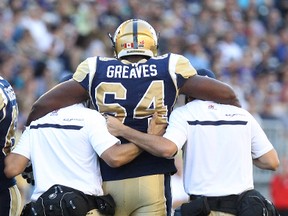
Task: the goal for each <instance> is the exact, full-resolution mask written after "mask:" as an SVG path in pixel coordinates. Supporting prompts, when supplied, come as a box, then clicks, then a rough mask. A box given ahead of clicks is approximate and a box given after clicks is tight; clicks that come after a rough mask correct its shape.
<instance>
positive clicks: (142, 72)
mask: <svg viewBox="0 0 288 216" xmlns="http://www.w3.org/2000/svg"><path fill="white" fill-rule="evenodd" d="M168 55H169V54H164V55H162V56H157V57H154V58H155V59H164V58H167V57H168ZM170 55H171V56H170V60H169V70H170V74H171V75H172V78H175V79H176V77H175V76H173V72H174V73H175V74H181V76H182V77H183V78H184V79H188V78H189V77H191V76H194V75H195V74H197V72H196V70H195V68H194V67H193V66H192V65H191V64H190V62H189V60H188V59H187V58H185V57H184V56H182V55H178V54H173V53H171V54H170ZM91 58H94V59H95V60H94V62H95V65H94V68H91V67H90V65H89V59H91ZM91 58H88V59H86V60H85V61H83V62H82V63H81V64H80V65H79V66H78V68H77V70H76V72H75V74H74V75H75V76H74V77H73V78H74V79H75V80H76V81H78V82H81V81H82V80H83V79H84V78H85V76H86V74H87V73H89V71H95V70H96V67H97V65H96V62H97V61H96V58H100V59H101V61H111V60H115V59H114V58H107V57H91ZM146 61H147V60H145V59H144V60H142V61H140V62H139V63H130V62H128V61H126V60H122V62H123V65H110V66H108V67H107V70H106V76H107V78H125V79H133V78H135V79H138V78H143V77H155V76H157V75H158V68H157V65H156V64H144V63H145V62H146ZM128 64H129V65H130V66H132V67H130V66H129V65H128ZM175 82H176V81H175Z"/></svg>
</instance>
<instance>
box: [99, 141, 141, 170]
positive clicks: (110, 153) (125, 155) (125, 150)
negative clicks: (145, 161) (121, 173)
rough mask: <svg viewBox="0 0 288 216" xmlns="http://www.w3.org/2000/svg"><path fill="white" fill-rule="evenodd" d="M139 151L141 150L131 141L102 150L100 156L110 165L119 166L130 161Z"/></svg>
mask: <svg viewBox="0 0 288 216" xmlns="http://www.w3.org/2000/svg"><path fill="white" fill-rule="evenodd" d="M141 152H142V150H141V149H140V148H139V147H138V146H136V145H134V144H132V143H127V144H115V145H113V146H111V147H110V148H108V149H107V150H106V151H104V152H103V153H102V154H101V156H100V157H101V158H102V159H103V160H104V161H105V162H106V163H107V164H108V165H109V166H110V167H119V166H122V165H124V164H126V163H129V162H131V161H132V160H133V159H134V158H136V157H137V156H138V155H139V154H140V153H141Z"/></svg>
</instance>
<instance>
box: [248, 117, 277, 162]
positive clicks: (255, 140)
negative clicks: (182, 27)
mask: <svg viewBox="0 0 288 216" xmlns="http://www.w3.org/2000/svg"><path fill="white" fill-rule="evenodd" d="M251 119H252V120H251V124H252V125H251V130H252V131H251V133H252V134H251V135H252V143H251V145H252V149H251V152H252V158H253V159H256V158H259V157H261V156H262V155H264V154H266V153H267V152H268V151H270V150H272V149H273V145H272V144H271V142H270V141H269V139H268V137H267V136H266V134H265V132H264V131H263V129H262V128H261V126H260V125H259V124H258V122H257V121H256V120H255V119H254V118H253V117H252V116H251Z"/></svg>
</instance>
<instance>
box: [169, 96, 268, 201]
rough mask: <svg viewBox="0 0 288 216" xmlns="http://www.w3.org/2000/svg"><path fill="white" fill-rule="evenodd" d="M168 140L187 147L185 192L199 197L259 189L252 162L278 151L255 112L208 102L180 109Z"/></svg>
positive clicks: (170, 121)
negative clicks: (255, 183) (255, 181)
mask: <svg viewBox="0 0 288 216" xmlns="http://www.w3.org/2000/svg"><path fill="white" fill-rule="evenodd" d="M164 137H166V138H168V139H170V140H171V141H173V142H174V143H176V145H177V146H178V149H179V150H180V149H181V148H182V147H183V150H184V188H185V191H186V193H187V194H194V195H206V196H225V195H231V194H239V193H241V192H243V191H245V190H247V189H252V188H254V184H253V163H252V158H253V159H255V158H258V157H260V156H262V155H263V154H265V153H267V152H268V151H270V150H271V149H272V148H273V146H272V144H271V143H270V141H269V140H268V138H267V136H266V135H265V133H264V131H263V130H262V128H261V127H260V125H259V124H258V123H257V122H256V120H255V119H254V118H253V116H252V115H251V114H250V113H249V112H247V111H246V110H244V109H241V108H238V107H235V106H230V105H223V104H217V103H214V102H211V101H202V100H194V101H192V102H190V103H188V104H186V105H185V106H183V107H179V108H177V109H175V110H174V111H173V112H172V114H171V116H170V119H169V126H168V128H167V130H166V133H165V134H164ZM186 141H187V144H186V145H184V144H185V142H186ZM183 145H184V146H183Z"/></svg>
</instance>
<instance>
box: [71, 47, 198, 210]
mask: <svg viewBox="0 0 288 216" xmlns="http://www.w3.org/2000/svg"><path fill="white" fill-rule="evenodd" d="M195 74H196V70H195V69H194V68H193V66H192V65H191V64H190V62H189V61H188V60H187V59H186V58H185V57H183V56H182V55H177V54H172V53H170V54H165V55H162V56H158V57H152V58H150V59H148V60H146V59H142V60H141V61H140V62H137V63H130V62H128V61H127V60H122V61H120V60H118V59H115V58H104V57H91V58H88V59H86V60H85V61H83V62H82V63H81V64H80V65H79V66H78V68H77V70H76V72H75V73H74V76H73V79H74V80H76V81H77V82H79V83H80V84H81V85H82V86H83V87H84V88H85V89H86V90H87V91H88V92H89V94H90V97H91V100H92V103H93V105H94V106H95V108H96V109H97V110H98V111H99V112H100V113H107V112H108V113H111V114H113V115H114V116H116V117H117V118H118V119H120V120H121V121H122V122H123V123H124V124H125V125H128V126H130V127H132V128H134V129H136V130H139V131H142V132H147V128H148V124H149V119H150V118H151V117H152V115H153V114H154V113H155V112H157V113H158V117H159V118H158V123H159V124H161V123H167V121H168V117H169V115H170V113H171V111H172V108H173V106H174V104H175V102H176V99H177V97H178V90H179V88H181V86H182V85H183V83H184V81H185V80H186V79H188V78H189V77H191V76H193V75H195ZM125 142H127V141H126V140H123V139H122V143H125ZM174 172H176V168H175V165H174V160H173V159H165V158H160V157H156V156H153V155H151V154H149V153H147V152H143V153H142V154H141V155H140V156H138V157H137V158H136V159H135V160H133V161H132V162H130V163H128V164H126V165H124V166H122V167H119V168H111V167H109V166H108V165H107V164H106V163H105V162H104V161H102V160H101V173H102V178H103V180H104V182H110V181H111V182H113V181H119V180H125V179H131V178H139V177H143V176H152V175H163V174H170V173H174ZM162 180H163V179H162ZM162 180H160V181H162ZM128 181H129V180H128ZM162 185H163V186H164V183H163V184H162ZM158 186H159V185H157V187H158ZM120 187H121V186H120ZM142 187H143V185H142ZM146 187H150V186H148V185H146ZM151 187H152V186H151ZM107 188H108V187H107ZM104 189H105V183H104ZM118 190H120V188H119V186H118ZM137 190H138V189H137V188H134V190H131V191H130V192H129V193H130V194H129V197H131V202H132V201H134V200H135V199H136V200H137V198H136V197H135V196H133V192H135V191H137ZM106 192H109V193H112V195H113V196H114V198H115V200H116V204H118V206H119V203H117V197H118V196H119V193H118V195H117V193H115V195H114V193H113V192H112V191H111V190H108V191H106ZM121 193H122V192H121ZM142 196H144V195H143V194H142ZM122 199H123V198H122ZM151 199H152V198H151ZM154 199H155V198H154ZM119 202H120V201H119ZM135 202H136V201H135ZM139 202H140V204H141V201H139ZM126 203H127V202H126ZM123 205H124V204H123ZM142 205H143V202H142ZM144 205H145V204H144ZM120 206H121V204H120ZM123 208H127V206H125V207H123ZM126 214H127V215H129V214H128V213H123V215H126ZM119 215H120V213H119ZM155 215H157V214H155ZM159 215H161V214H159Z"/></svg>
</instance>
